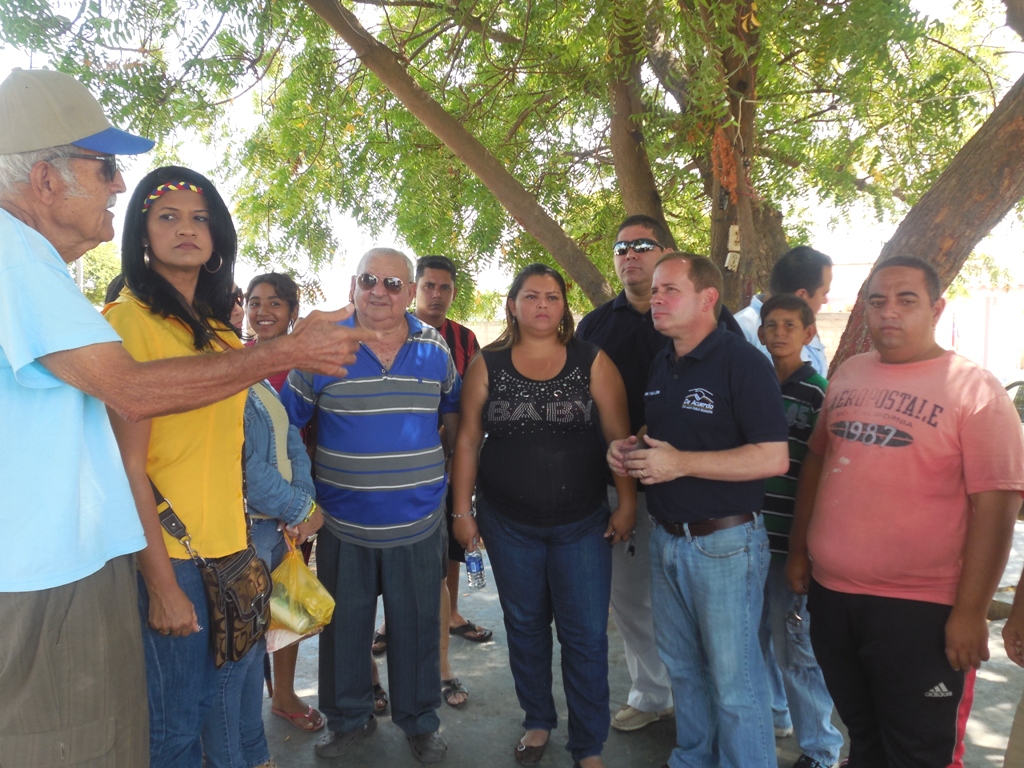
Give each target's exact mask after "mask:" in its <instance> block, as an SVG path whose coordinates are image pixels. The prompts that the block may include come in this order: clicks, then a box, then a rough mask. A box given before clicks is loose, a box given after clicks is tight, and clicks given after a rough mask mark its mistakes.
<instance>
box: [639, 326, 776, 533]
mask: <svg viewBox="0 0 1024 768" xmlns="http://www.w3.org/2000/svg"><path fill="white" fill-rule="evenodd" d="M644 401H645V406H646V409H645V412H646V421H647V433H648V434H649V435H650V436H651V437H653V438H656V439H658V440H664V441H667V442H669V443H671V444H672V446H674V447H675V448H678V449H679V450H681V451H724V450H728V449H729V448H738V447H739V446H741V445H747V444H748V443H785V442H786V441H787V440H788V438H789V428H788V426H787V424H786V414H785V411H784V410H783V407H782V394H781V392H780V390H779V381H778V378H777V377H776V375H775V370H774V369H773V368H772V364H771V363H770V362H768V360H767V358H766V357H765V356H764V355H763V354H762V353H761V352H760V350H758V349H756V348H755V347H754V346H752V345H751V344H749V343H747V341H746V339H744V338H743V337H742V336H737V335H736V334H733V333H728V332H726V331H725V330H724V329H723V328H722V327H721V326H719V327H718V328H716V329H715V330H714V331H712V333H711V334H710V335H709V336H708V337H707V338H706V339H704V340H703V341H702V342H701V343H700V344H698V345H697V347H696V348H694V349H693V350H692V351H691V352H689V353H688V354H686V355H684V356H683V357H682V358H679V359H676V356H675V351H674V349H673V346H672V344H671V343H668V344H667V345H666V346H665V348H664V349H662V350H661V351H659V352H658V353H657V354H656V355H655V358H654V362H653V363H652V365H651V376H650V379H649V381H648V383H647V391H646V393H645V395H644ZM764 487H765V481H764V480H751V481H747V482H727V481H722V480H705V479H702V478H695V477H681V478H677V479H675V480H672V481H671V482H668V483H657V484H655V485H649V486H647V504H648V509H649V510H650V512H651V514H652V515H653V516H654V517H655V518H656V519H658V520H666V521H670V522H675V523H692V522H697V521H699V520H708V519H710V518H715V517H728V516H730V515H739V514H743V513H745V512H755V511H757V510H759V509H760V508H761V502H762V501H763V500H764Z"/></svg>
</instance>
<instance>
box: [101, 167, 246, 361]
mask: <svg viewBox="0 0 1024 768" xmlns="http://www.w3.org/2000/svg"><path fill="white" fill-rule="evenodd" d="M175 181H184V182H188V183H189V184H194V185H195V186H197V187H200V188H201V189H202V190H203V197H204V199H205V200H206V205H207V208H208V210H209V212H210V236H211V237H212V239H213V255H212V256H211V257H210V261H209V262H208V264H210V265H211V266H212V265H214V264H216V263H217V261H218V257H220V259H221V260H222V261H221V264H220V266H219V267H218V268H217V271H216V272H210V271H208V270H207V269H205V268H201V269H200V270H199V281H198V283H196V292H195V297H194V298H193V300H192V306H191V307H189V306H188V305H187V304H186V303H185V299H184V298H183V297H182V295H181V294H180V293H178V291H177V290H176V289H175V288H174V286H172V285H171V284H170V283H169V282H167V280H165V279H164V278H163V277H161V276H160V275H158V274H157V273H156V272H154V271H153V270H152V269H150V268H149V267H148V266H147V265H146V261H145V257H144V256H145V248H144V245H143V244H144V243H145V241H146V239H147V234H146V221H147V220H148V216H149V212H148V211H146V212H143V210H142V205H143V203H144V202H145V200H146V197H148V196H149V194H150V193H151V192H152V191H153V190H154V189H156V188H157V187H158V186H160V185H161V184H167V183H170V182H175ZM237 247H238V240H237V237H236V236H235V225H234V222H232V221H231V212H230V211H228V207H227V205H225V204H224V200H223V199H222V198H221V196H220V193H219V192H217V188H216V187H214V186H213V182H211V181H210V180H209V179H208V178H206V177H205V176H203V175H202V174H199V173H196V172H195V171H192V170H189V169H188V168H182V167H180V166H176V165H168V166H165V167H163V168H157V169H156V170H155V171H151V172H150V173H148V174H146V176H145V177H144V178H143V179H142V181H140V182H139V184H138V186H137V187H135V191H134V192H132V197H131V200H129V201H128V213H127V215H126V216H125V222H124V230H123V232H122V234H121V271H122V272H123V273H124V276H125V281H126V282H127V284H128V287H129V288H130V289H131V291H132V293H134V294H135V295H136V296H137V297H138V298H139V300H141V301H143V302H145V303H146V304H148V305H149V307H150V309H151V310H152V311H153V312H154V313H157V314H160V315H162V316H163V317H175V318H177V319H178V320H181V322H183V323H184V324H185V325H187V326H188V327H189V329H190V330H191V331H192V337H193V343H194V344H195V347H196V349H203V348H204V347H206V346H207V345H208V344H209V343H210V342H211V341H212V340H213V339H214V338H215V334H214V332H213V331H212V330H211V326H210V321H211V320H217V321H219V322H220V323H222V324H223V325H224V327H225V328H228V329H230V328H231V308H232V306H234V301H235V300H234V294H233V292H234V285H235V281H234V271H235V253H236V250H237Z"/></svg>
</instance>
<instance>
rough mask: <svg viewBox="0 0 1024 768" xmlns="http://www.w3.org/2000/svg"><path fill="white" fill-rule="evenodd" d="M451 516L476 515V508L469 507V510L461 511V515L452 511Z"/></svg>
mask: <svg viewBox="0 0 1024 768" xmlns="http://www.w3.org/2000/svg"><path fill="white" fill-rule="evenodd" d="M452 517H476V510H475V509H471V510H469V512H463V513H462V514H461V515H456V514H455V513H454V512H452Z"/></svg>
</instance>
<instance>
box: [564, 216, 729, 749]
mask: <svg viewBox="0 0 1024 768" xmlns="http://www.w3.org/2000/svg"><path fill="white" fill-rule="evenodd" d="M671 241H672V238H671V236H670V234H669V231H668V229H667V228H666V227H665V224H664V223H663V222H661V221H659V220H658V219H655V218H652V217H650V216H646V215H644V214H636V215H633V216H630V217H628V218H627V219H626V220H625V221H623V222H622V224H620V225H619V230H618V235H617V236H616V238H615V245H614V249H613V256H614V259H615V274H616V275H618V277H619V280H620V281H621V282H622V292H621V293H620V294H619V295H618V296H616V297H615V298H614V299H612V300H611V301H609V302H608V303H606V304H603V305H601V306H600V307H598V308H597V309H595V310H594V311H593V312H591V313H589V314H588V315H587V316H586V317H584V318H583V319H582V320H580V323H579V325H578V326H576V336H577V337H579V338H581V339H583V340H584V341H589V342H591V343H593V344H597V346H599V347H600V348H601V349H602V350H603V351H604V352H605V354H607V355H608V357H610V358H611V359H612V362H613V363H615V366H616V367H617V368H618V369H619V373H621V374H622V380H623V382H624V383H625V385H626V402H627V403H628V405H629V422H630V430H631V432H632V433H633V434H634V435H635V434H636V433H637V432H638V431H639V430H640V428H641V427H643V425H644V392H645V391H646V385H647V374H648V372H649V371H650V370H651V361H652V360H653V359H654V356H655V355H656V354H657V353H658V352H659V351H660V350H661V349H663V348H664V347H665V345H666V344H667V343H668V339H666V338H665V337H664V336H662V335H661V334H660V333H658V331H657V330H655V328H654V325H653V323H652V322H651V278H652V276H653V274H654V266H655V264H657V263H658V260H659V259H660V258H661V257H662V256H664V255H665V254H666V253H668V252H669V251H670V250H671V248H668V247H666V245H665V244H666V243H669V242H671ZM718 321H719V325H722V326H724V327H725V328H726V329H727V330H729V331H732V332H733V333H737V334H741V335H742V333H743V331H742V329H741V328H740V326H739V325H738V324H737V323H736V321H735V320H734V319H733V318H732V316H731V315H730V314H729V310H727V309H726V308H725V307H722V308H721V315H720V316H719V318H718ZM639 490H641V491H643V488H642V487H641V488H640V489H639ZM617 499H618V497H617V495H616V493H615V486H614V485H609V486H608V503H609V505H610V506H609V508H610V509H615V507H617V506H618V500H617ZM652 527H653V524H652V523H651V518H650V515H649V514H648V512H647V501H646V499H645V494H644V493H639V494H638V495H637V515H636V530H635V531H634V532H633V543H632V546H630V547H627V546H625V545H623V546H620V547H615V548H614V549H613V550H612V597H611V609H612V616H614V617H615V624H616V625H617V626H618V628H619V634H621V635H622V642H623V645H624V646H625V652H626V666H627V667H628V668H629V677H630V681H631V685H630V689H629V698H628V699H627V701H626V705H625V706H624V707H622V708H621V709H620V710H619V711H618V712H617V713H615V716H614V717H613V718H612V728H615V729H616V730H619V731H637V730H639V729H641V728H644V727H645V726H647V725H650V724H651V723H654V722H657V721H658V720H661V719H663V718H668V717H671V716H672V714H673V709H672V688H671V681H670V680H669V677H668V671H667V670H666V669H665V665H664V664H663V663H662V661H661V658H660V657H659V656H658V647H657V644H656V642H655V639H654V621H653V619H652V618H651V589H650V584H651V567H650V556H649V546H648V544H649V541H650V538H651V529H652Z"/></svg>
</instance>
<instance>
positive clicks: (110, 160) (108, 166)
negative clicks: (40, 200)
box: [45, 152, 119, 183]
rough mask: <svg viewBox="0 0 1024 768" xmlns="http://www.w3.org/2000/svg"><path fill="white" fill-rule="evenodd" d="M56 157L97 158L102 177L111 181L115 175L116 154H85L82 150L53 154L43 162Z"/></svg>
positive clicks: (116, 169)
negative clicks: (101, 166) (101, 169)
mask: <svg viewBox="0 0 1024 768" xmlns="http://www.w3.org/2000/svg"><path fill="white" fill-rule="evenodd" d="M58 157H73V158H76V159H78V160H97V161H99V162H101V163H103V178H104V179H105V180H106V181H107V182H108V183H111V182H113V181H114V178H115V177H116V176H117V172H118V170H119V169H118V167H117V156H116V155H87V154H85V153H84V152H72V153H71V154H68V155H53V156H52V157H48V158H46V160H45V162H47V163H49V162H51V161H53V160H56V159H57V158H58Z"/></svg>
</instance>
